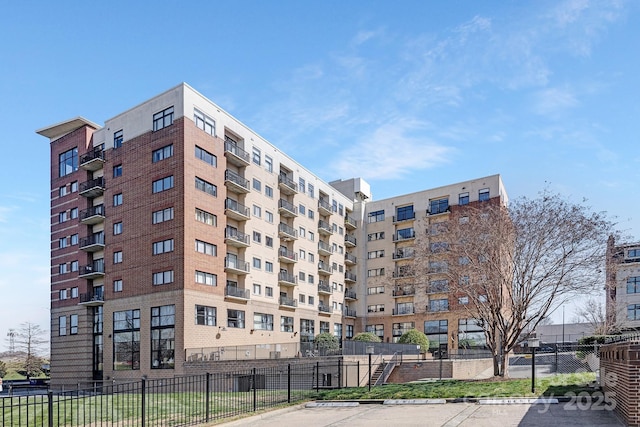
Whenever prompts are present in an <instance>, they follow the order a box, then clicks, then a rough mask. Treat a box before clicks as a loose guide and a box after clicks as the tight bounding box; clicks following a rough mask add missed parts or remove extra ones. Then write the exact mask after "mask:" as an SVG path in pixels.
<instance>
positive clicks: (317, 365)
mask: <svg viewBox="0 0 640 427" xmlns="http://www.w3.org/2000/svg"><path fill="white" fill-rule="evenodd" d="M318 391H320V362H316V393H317V392H318Z"/></svg>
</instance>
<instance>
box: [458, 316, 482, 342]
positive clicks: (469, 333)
mask: <svg viewBox="0 0 640 427" xmlns="http://www.w3.org/2000/svg"><path fill="white" fill-rule="evenodd" d="M458 348H461V349H469V348H477V349H486V348H487V338H486V335H485V333H484V329H482V327H481V326H480V325H479V324H478V321H477V320H476V319H458Z"/></svg>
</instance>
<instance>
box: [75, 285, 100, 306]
mask: <svg viewBox="0 0 640 427" xmlns="http://www.w3.org/2000/svg"><path fill="white" fill-rule="evenodd" d="M78 304H79V305H84V306H86V307H95V306H98V305H103V304H104V290H103V289H102V287H100V288H95V289H94V291H93V292H87V293H84V294H80V302H79V303H78Z"/></svg>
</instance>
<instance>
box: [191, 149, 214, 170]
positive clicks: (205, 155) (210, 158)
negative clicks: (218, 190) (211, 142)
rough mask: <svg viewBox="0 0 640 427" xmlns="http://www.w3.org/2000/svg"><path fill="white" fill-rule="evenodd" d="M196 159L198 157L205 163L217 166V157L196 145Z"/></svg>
mask: <svg viewBox="0 0 640 427" xmlns="http://www.w3.org/2000/svg"><path fill="white" fill-rule="evenodd" d="M196 159H200V160H202V161H203V162H205V163H209V164H210V165H211V166H213V167H216V166H218V158H217V157H216V156H215V155H214V154H211V153H210V152H208V151H207V150H205V149H203V148H200V147H198V146H197V145H196Z"/></svg>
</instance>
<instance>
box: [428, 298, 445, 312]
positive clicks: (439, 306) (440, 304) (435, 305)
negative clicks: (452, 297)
mask: <svg viewBox="0 0 640 427" xmlns="http://www.w3.org/2000/svg"><path fill="white" fill-rule="evenodd" d="M427 309H428V311H430V312H438V311H449V300H448V299H447V298H443V299H432V300H429V306H428V307H427Z"/></svg>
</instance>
